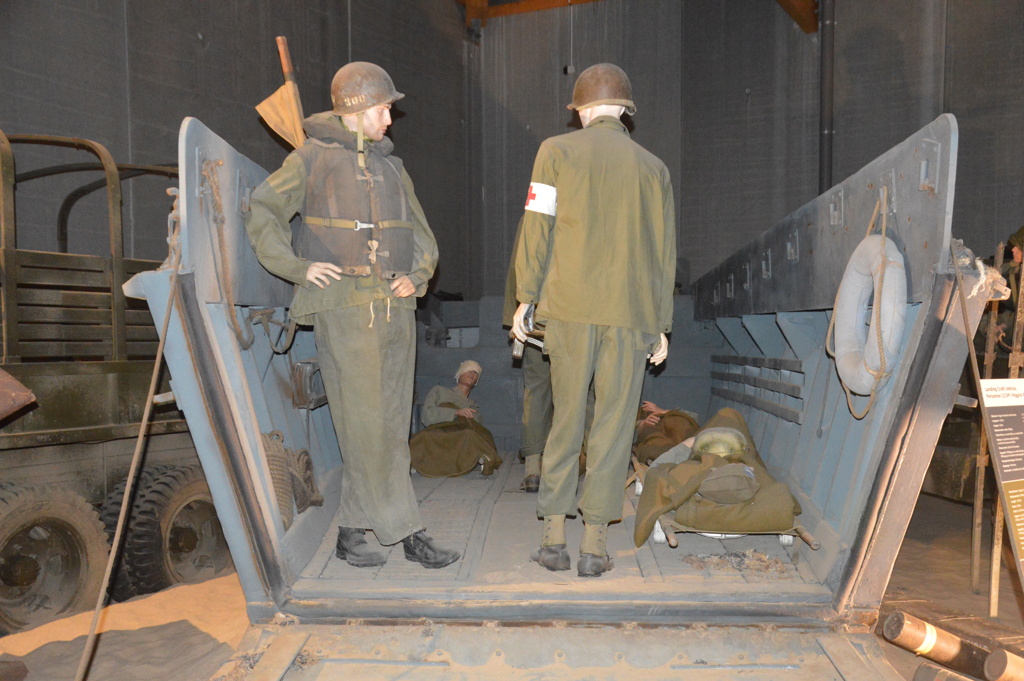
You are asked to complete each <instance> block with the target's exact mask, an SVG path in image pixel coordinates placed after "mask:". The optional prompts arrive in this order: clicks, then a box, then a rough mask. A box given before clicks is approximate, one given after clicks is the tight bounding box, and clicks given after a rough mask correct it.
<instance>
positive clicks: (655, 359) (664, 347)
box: [647, 334, 668, 366]
mask: <svg viewBox="0 0 1024 681" xmlns="http://www.w3.org/2000/svg"><path fill="white" fill-rule="evenodd" d="M666 357H668V336H666V335H665V334H661V340H659V341H658V347H656V348H654V352H651V353H649V354H648V355H647V359H648V361H649V362H650V363H651V364H653V365H654V366H658V365H659V364H661V363H662V362H664V361H665V358H666Z"/></svg>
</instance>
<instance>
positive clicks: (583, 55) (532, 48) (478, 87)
mask: <svg viewBox="0 0 1024 681" xmlns="http://www.w3.org/2000/svg"><path fill="white" fill-rule="evenodd" d="M683 7H684V5H683V4H681V3H679V2H678V1H676V0H605V1H604V2H595V3H588V4H583V5H575V6H569V7H565V8H561V9H555V10H548V11H544V12H535V13H531V14H522V15H515V16H509V17H503V18H500V19H495V20H492V21H491V22H490V23H488V25H487V26H486V27H485V28H484V29H483V30H482V36H481V39H480V45H479V48H478V49H476V50H474V51H473V52H472V53H471V61H470V64H469V79H470V83H471V89H470V93H469V96H470V102H471V104H470V138H471V139H472V140H474V146H473V147H472V148H471V150H470V159H469V164H470V168H471V169H472V176H473V177H474V178H475V180H476V182H475V183H473V184H471V193H470V197H469V201H470V204H469V205H470V211H469V222H470V225H471V230H473V231H474V232H475V233H478V234H479V235H481V236H479V237H475V238H474V241H472V242H471V246H470V252H469V257H472V258H474V259H475V260H476V263H475V264H476V267H475V268H474V270H473V271H472V273H471V275H470V278H469V280H468V281H466V284H465V288H464V289H463V290H464V291H465V292H466V293H467V294H468V295H469V296H471V297H475V296H479V295H481V294H487V295H500V294H502V293H503V291H504V287H505V274H506V271H507V268H508V263H509V258H510V256H511V246H512V240H513V237H514V235H515V228H516V225H517V223H518V221H519V218H520V217H521V216H522V211H523V204H524V202H525V200H526V190H527V188H528V186H529V182H530V171H531V169H532V167H533V159H534V156H535V154H536V153H537V147H538V146H539V145H540V142H541V141H542V140H543V139H545V138H547V137H550V136H552V135H558V134H562V133H565V132H570V131H571V130H573V129H574V128H573V124H574V118H575V115H574V114H573V112H571V111H568V110H567V109H566V108H565V107H566V104H568V103H569V101H571V99H572V86H573V83H574V82H575V80H576V76H578V75H579V73H580V72H581V71H582V70H583V69H585V68H586V67H588V66H590V65H591V64H595V63H598V62H613V63H616V64H618V65H620V66H621V67H622V68H623V69H625V70H626V72H627V73H628V74H629V76H630V79H631V81H632V85H633V97H634V100H635V101H636V104H637V114H636V116H635V117H633V119H632V121H631V122H630V123H629V125H630V127H632V128H633V138H634V139H635V140H636V141H637V142H639V143H640V144H641V145H643V146H645V147H646V148H648V149H649V150H650V151H652V152H653V153H654V154H656V155H657V156H659V157H660V158H661V159H662V160H663V161H664V162H665V163H666V165H667V166H668V168H669V171H670V172H671V173H672V176H673V177H674V178H678V177H679V176H680V173H681V169H682V163H681V147H680V133H681V123H682V107H681V97H680V94H681V93H680V78H679V64H680V55H681V51H682V40H681V35H680V27H681V25H682V24H681V15H682V12H683ZM780 11H781V10H780ZM567 67H570V68H567ZM567 71H572V72H570V73H567ZM575 125H576V126H578V120H576V121H575ZM676 205H677V209H678V206H679V190H678V186H677V197H676Z"/></svg>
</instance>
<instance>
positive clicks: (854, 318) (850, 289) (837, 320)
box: [832, 234, 907, 395]
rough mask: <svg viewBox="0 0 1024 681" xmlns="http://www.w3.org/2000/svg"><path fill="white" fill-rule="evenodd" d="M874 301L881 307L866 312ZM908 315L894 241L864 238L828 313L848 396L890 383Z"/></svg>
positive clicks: (876, 236)
mask: <svg viewBox="0 0 1024 681" xmlns="http://www.w3.org/2000/svg"><path fill="white" fill-rule="evenodd" d="M883 248H884V251H883ZM883 252H884V255H883ZM883 275H884V282H883V281H882V277H883ZM879 289H880V291H879ZM879 293H880V295H879ZM872 300H873V301H874V302H873V306H880V309H879V310H877V311H876V310H873V309H872V310H870V311H869V307H868V304H869V302H871V301H872ZM906 310H907V277H906V272H905V269H904V265H903V256H902V255H901V254H900V251H899V249H898V248H896V244H895V243H893V241H892V239H889V238H888V237H885V236H882V235H881V234H871V235H869V236H867V237H865V238H864V240H863V241H861V242H860V244H859V245H858V246H857V248H856V249H855V250H854V251H853V255H851V256H850V262H848V263H847V264H846V271H845V272H844V273H843V279H842V282H841V283H840V284H839V293H838V294H837V295H836V305H835V309H834V310H833V311H832V315H833V323H834V326H835V352H834V353H833V354H834V356H835V360H836V370H837V371H838V372H839V377H840V378H841V379H842V381H843V383H844V384H845V385H846V387H847V388H848V389H849V390H850V392H853V393H856V394H858V395H870V394H871V393H872V392H873V391H875V390H877V389H879V388H881V387H882V386H884V385H885V384H886V382H888V380H889V377H890V376H891V375H892V371H893V369H894V368H895V367H896V364H897V362H898V361H899V355H900V348H901V346H902V343H903V323H904V321H905V318H906ZM869 314H870V323H868V319H867V317H868V315H869ZM879 326H880V328H879ZM879 333H880V334H881V337H882V342H881V346H882V351H883V352H884V357H885V368H884V372H883V370H882V361H881V357H880V356H879V342H878V334H879ZM876 377H877V378H876Z"/></svg>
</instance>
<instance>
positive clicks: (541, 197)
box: [526, 182, 558, 215]
mask: <svg viewBox="0 0 1024 681" xmlns="http://www.w3.org/2000/svg"><path fill="white" fill-rule="evenodd" d="M557 196H558V192H557V191H556V190H555V188H554V187H552V186H551V185H550V184H542V183H540V182H531V183H530V193H529V194H527V195H526V210H532V211H534V212H536V213H543V214H544V215H554V214H555V203H556V201H555V199H556V198H557Z"/></svg>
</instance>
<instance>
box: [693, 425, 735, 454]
mask: <svg viewBox="0 0 1024 681" xmlns="http://www.w3.org/2000/svg"><path fill="white" fill-rule="evenodd" d="M747 447H748V445H747V438H745V437H744V436H743V433H741V432H740V431H738V430H736V429H735V428H725V427H721V428H705V429H704V430H702V431H700V432H699V433H697V435H696V437H694V439H693V454H694V456H695V457H699V456H700V455H701V454H717V455H718V456H720V457H722V458H724V459H735V460H738V458H739V455H741V454H743V452H745V451H747Z"/></svg>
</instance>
